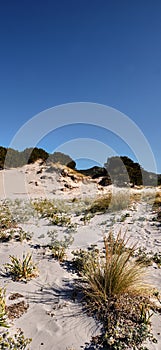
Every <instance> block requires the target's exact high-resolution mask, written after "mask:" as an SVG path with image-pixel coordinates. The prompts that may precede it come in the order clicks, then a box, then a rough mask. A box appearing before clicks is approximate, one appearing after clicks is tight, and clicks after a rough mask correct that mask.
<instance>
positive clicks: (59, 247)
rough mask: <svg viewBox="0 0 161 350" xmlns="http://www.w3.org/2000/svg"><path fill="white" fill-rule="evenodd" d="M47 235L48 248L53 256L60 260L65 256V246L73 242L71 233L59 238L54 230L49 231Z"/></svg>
mask: <svg viewBox="0 0 161 350" xmlns="http://www.w3.org/2000/svg"><path fill="white" fill-rule="evenodd" d="M48 236H49V237H51V243H50V249H51V252H52V256H53V258H54V259H56V260H58V261H60V262H62V261H63V260H64V259H65V257H66V250H67V248H68V247H69V246H70V245H71V244H72V243H73V240H74V239H73V237H72V235H68V236H67V235H65V236H64V237H63V238H62V239H60V240H59V239H58V235H57V234H56V233H55V232H53V231H49V232H48Z"/></svg>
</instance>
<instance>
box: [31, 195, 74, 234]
mask: <svg viewBox="0 0 161 350" xmlns="http://www.w3.org/2000/svg"><path fill="white" fill-rule="evenodd" d="M33 206H34V209H35V210H36V211H37V212H38V213H39V214H40V217H42V218H47V219H48V220H49V222H50V224H51V225H57V226H67V227H70V226H71V225H72V224H71V219H70V217H68V216H67V215H66V212H67V211H69V206H67V205H66V204H65V203H64V202H63V201H61V202H60V201H54V200H48V199H43V200H37V201H35V202H33Z"/></svg>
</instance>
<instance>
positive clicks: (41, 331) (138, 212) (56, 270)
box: [0, 163, 161, 350]
mask: <svg viewBox="0 0 161 350" xmlns="http://www.w3.org/2000/svg"><path fill="white" fill-rule="evenodd" d="M113 190H115V191H116V189H113V187H112V186H109V187H106V188H102V189H101V188H100V186H98V185H97V182H96V181H93V182H92V181H90V179H88V178H87V179H82V180H80V179H77V178H76V179H75V180H74V181H73V180H71V178H70V177H64V176H62V175H61V169H59V170H58V171H55V170H54V169H53V170H52V169H50V171H49V167H47V166H44V165H40V164H39V163H37V164H34V165H26V166H24V167H23V168H19V169H10V170H5V171H1V172H0V198H1V200H3V199H5V198H8V199H11V200H14V199H16V198H19V199H22V200H25V201H26V200H27V201H29V200H30V199H32V198H40V197H44V198H55V199H59V200H60V199H61V200H63V201H67V200H69V199H71V198H78V201H80V198H85V197H95V196H96V195H99V196H100V195H102V194H103V193H106V192H108V191H113ZM117 191H120V189H118V190H117ZM128 191H131V190H130V189H129V190H128ZM134 191H136V192H137V193H138V191H139V190H134ZM140 191H144V192H146V191H154V190H152V189H149V190H147V189H145V190H144V189H143V190H140ZM148 193H149V192H148ZM11 210H12V207H11ZM127 213H128V215H129V216H127V218H126V220H125V221H124V222H123V221H121V220H120V217H121V216H122V215H124V214H127ZM154 216H155V213H154V212H153V210H152V205H151V204H149V203H146V202H145V201H144V202H142V201H141V202H139V203H135V205H134V206H131V208H130V209H125V210H123V211H121V212H115V213H114V214H110V213H106V214H101V215H95V216H94V217H93V218H91V220H90V222H89V224H86V225H84V224H83V223H81V222H80V220H78V218H76V217H74V215H73V214H72V215H71V219H72V220H73V222H78V225H77V229H76V231H75V232H74V233H73V237H74V241H73V243H72V246H70V248H69V250H68V258H70V257H71V251H72V250H73V249H77V248H86V247H88V246H89V245H90V244H97V245H98V246H101V245H102V238H103V235H104V234H105V233H106V232H108V231H109V229H112V230H113V231H114V232H118V230H119V229H120V228H121V230H122V232H125V231H126V230H127V234H128V235H129V236H130V241H131V242H137V244H138V246H140V247H142V248H144V247H146V248H147V249H148V250H149V251H150V250H153V252H157V253H158V252H160V250H161V235H160V226H159V225H157V223H155V222H154V221H153V218H154ZM74 220H75V221H74ZM19 225H20V226H21V227H22V228H23V229H24V230H28V231H30V232H33V237H32V240H31V241H29V242H25V241H24V242H23V243H19V242H13V241H12V242H3V243H0V266H2V265H3V264H4V263H6V262H8V260H9V255H10V254H12V255H16V256H18V257H22V254H23V253H24V252H31V253H32V255H33V260H34V261H35V262H36V263H37V264H38V269H39V276H38V277H37V278H35V279H32V280H30V281H29V282H28V283H27V284H26V283H23V282H14V281H12V280H11V278H8V277H6V276H4V275H3V274H2V275H1V276H0V286H6V291H7V292H6V293H7V303H8V304H10V303H11V301H10V300H9V296H10V295H11V293H16V292H18V293H20V294H22V300H24V301H25V302H26V303H27V304H28V305H29V307H28V309H27V312H25V313H24V314H23V315H22V316H21V317H19V318H17V319H14V321H13V323H12V327H11V328H12V330H14V329H16V328H22V330H23V331H24V333H25V336H26V337H31V338H32V343H31V345H30V349H31V350H39V349H43V350H67V349H74V350H80V349H85V344H86V343H87V342H90V340H91V337H92V336H93V335H96V334H98V333H99V325H98V324H96V322H95V321H94V319H93V318H91V317H89V316H87V315H86V314H83V312H82V306H81V303H79V302H78V300H77V301H75V299H74V298H73V290H74V281H75V279H76V278H77V276H76V274H73V273H72V272H70V271H68V269H67V268H66V266H64V265H60V264H59V263H58V262H56V261H55V260H54V259H52V258H51V256H50V254H49V252H48V251H47V250H45V249H44V248H43V245H44V244H45V243H47V242H48V241H49V237H48V236H47V232H48V231H49V230H53V229H54V230H55V229H56V231H57V234H58V235H59V237H62V236H63V234H64V233H65V229H64V228H63V229H62V228H61V227H58V226H49V225H48V222H47V220H44V219H37V218H35V217H32V215H30V217H29V220H28V221H25V222H21V223H19ZM148 270H149V275H148V280H149V281H150V283H152V284H153V286H155V287H156V288H158V290H160V289H161V269H159V268H157V267H156V265H155V264H153V266H151V267H149V268H148ZM18 301H19V300H16V301H15V302H18ZM152 323H153V332H154V335H155V336H156V337H157V340H158V343H157V344H150V345H149V349H150V350H153V349H155V350H159V349H161V334H160V332H161V328H160V327H161V316H160V315H158V314H155V315H153V317H152Z"/></svg>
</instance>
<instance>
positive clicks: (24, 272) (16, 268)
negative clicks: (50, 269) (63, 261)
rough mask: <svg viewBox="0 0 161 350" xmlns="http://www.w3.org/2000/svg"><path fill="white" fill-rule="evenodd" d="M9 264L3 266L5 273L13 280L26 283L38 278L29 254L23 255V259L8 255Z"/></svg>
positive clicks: (35, 267)
mask: <svg viewBox="0 0 161 350" xmlns="http://www.w3.org/2000/svg"><path fill="white" fill-rule="evenodd" d="M10 260H11V263H7V264H5V269H6V272H7V273H8V274H9V275H11V277H12V278H13V280H16V281H20V280H24V281H28V280H30V279H31V278H33V277H37V276H38V269H37V266H36V265H35V264H34V263H33V262H32V255H31V254H29V253H28V254H26V255H25V254H23V259H22V260H21V259H19V258H17V257H15V256H11V255H10Z"/></svg>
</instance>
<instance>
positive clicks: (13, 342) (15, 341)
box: [0, 330, 32, 350]
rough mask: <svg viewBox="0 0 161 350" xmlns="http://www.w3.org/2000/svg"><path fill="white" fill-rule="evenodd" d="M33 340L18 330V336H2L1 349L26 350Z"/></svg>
mask: <svg viewBox="0 0 161 350" xmlns="http://www.w3.org/2000/svg"><path fill="white" fill-rule="evenodd" d="M31 340H32V339H29V338H25V337H24V333H23V332H22V331H21V330H18V331H17V333H16V334H14V335H12V336H11V335H10V334H9V332H3V333H2V334H0V349H3V350H17V349H18V350H25V349H29V348H27V346H28V345H29V344H30V343H31Z"/></svg>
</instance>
